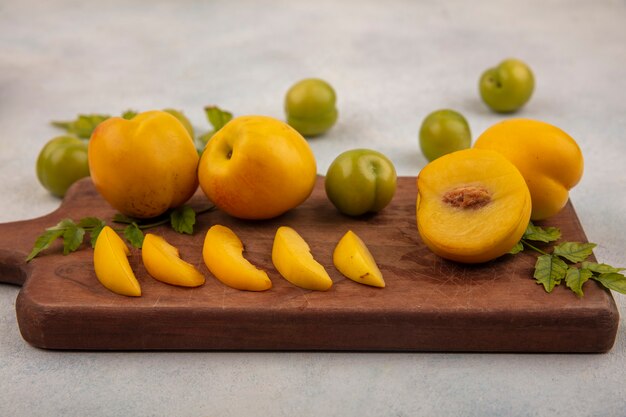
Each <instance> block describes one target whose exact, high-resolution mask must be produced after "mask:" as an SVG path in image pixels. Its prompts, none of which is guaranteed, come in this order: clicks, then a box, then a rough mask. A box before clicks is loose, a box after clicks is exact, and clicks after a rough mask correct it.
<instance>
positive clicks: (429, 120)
mask: <svg viewBox="0 0 626 417" xmlns="http://www.w3.org/2000/svg"><path fill="white" fill-rule="evenodd" d="M419 138H420V147H421V149H422V153H423V154H424V156H425V157H426V159H428V160H429V161H432V160H435V159H437V158H439V157H440V156H443V155H445V154H448V153H451V152H455V151H460V150H463V149H467V148H469V147H470V144H471V142H472V134H471V132H470V127H469V124H468V123H467V120H465V117H463V115H462V114H461V113H459V112H456V111H454V110H449V109H443V110H437V111H434V112H432V113H430V114H429V115H428V116H426V118H425V119H424V121H423V122H422V126H421V128H420V133H419Z"/></svg>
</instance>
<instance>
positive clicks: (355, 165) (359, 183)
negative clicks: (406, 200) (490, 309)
mask: <svg viewBox="0 0 626 417" xmlns="http://www.w3.org/2000/svg"><path fill="white" fill-rule="evenodd" d="M324 186H325V189H326V195H327V196H328V199H329V200H330V201H331V203H333V205H334V206H335V207H336V208H337V209H338V210H339V211H340V212H341V213H344V214H347V215H349V216H359V215H362V214H365V213H376V212H378V211H380V210H382V209H383V208H385V206H387V204H389V202H390V201H391V199H392V198H393V196H394V194H395V192H396V169H395V167H394V166H393V163H392V162H391V161H390V160H389V158H387V157H386V156H385V155H383V154H382V153H380V152H377V151H374V150H371V149H353V150H349V151H346V152H344V153H342V154H340V155H339V156H338V157H337V158H335V160H334V161H333V162H332V163H331V164H330V167H329V168H328V172H327V173H326V179H325V182H324Z"/></svg>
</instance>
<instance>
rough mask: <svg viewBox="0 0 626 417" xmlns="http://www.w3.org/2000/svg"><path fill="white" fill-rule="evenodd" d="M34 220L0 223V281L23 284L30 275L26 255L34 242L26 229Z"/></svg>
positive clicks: (29, 227) (30, 226)
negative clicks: (25, 231)
mask: <svg viewBox="0 0 626 417" xmlns="http://www.w3.org/2000/svg"><path fill="white" fill-rule="evenodd" d="M29 223H32V220H25V221H18V222H11V223H0V282H2V283H7V284H14V285H23V284H24V282H25V281H26V279H27V278H28V276H29V275H30V269H31V267H30V264H28V263H26V257H27V256H28V254H29V253H30V250H31V248H32V246H33V244H34V240H32V241H31V240H29V237H30V234H29V233H24V230H29V229H31V228H32V225H30V224H29Z"/></svg>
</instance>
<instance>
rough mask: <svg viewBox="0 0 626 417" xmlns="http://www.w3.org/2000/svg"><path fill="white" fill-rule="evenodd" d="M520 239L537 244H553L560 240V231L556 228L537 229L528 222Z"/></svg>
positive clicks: (537, 227)
mask: <svg viewBox="0 0 626 417" xmlns="http://www.w3.org/2000/svg"><path fill="white" fill-rule="evenodd" d="M522 238H523V239H526V240H534V241H537V242H545V243H548V242H554V241H555V240H559V239H560V238H561V231H560V230H559V229H558V228H556V227H539V226H535V225H534V224H533V223H532V222H530V223H528V227H527V228H526V231H525V232H524V236H523V237H522Z"/></svg>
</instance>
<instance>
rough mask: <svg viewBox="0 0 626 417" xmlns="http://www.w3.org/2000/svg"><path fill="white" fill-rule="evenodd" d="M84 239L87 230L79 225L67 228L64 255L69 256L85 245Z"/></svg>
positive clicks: (64, 238) (64, 239)
mask: <svg viewBox="0 0 626 417" xmlns="http://www.w3.org/2000/svg"><path fill="white" fill-rule="evenodd" d="M83 237H85V229H83V228H82V227H78V226H77V225H72V226H70V227H67V228H66V229H65V231H64V232H63V255H68V254H69V253H70V252H74V251H75V250H76V249H78V247H79V246H80V244H81V243H83Z"/></svg>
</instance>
